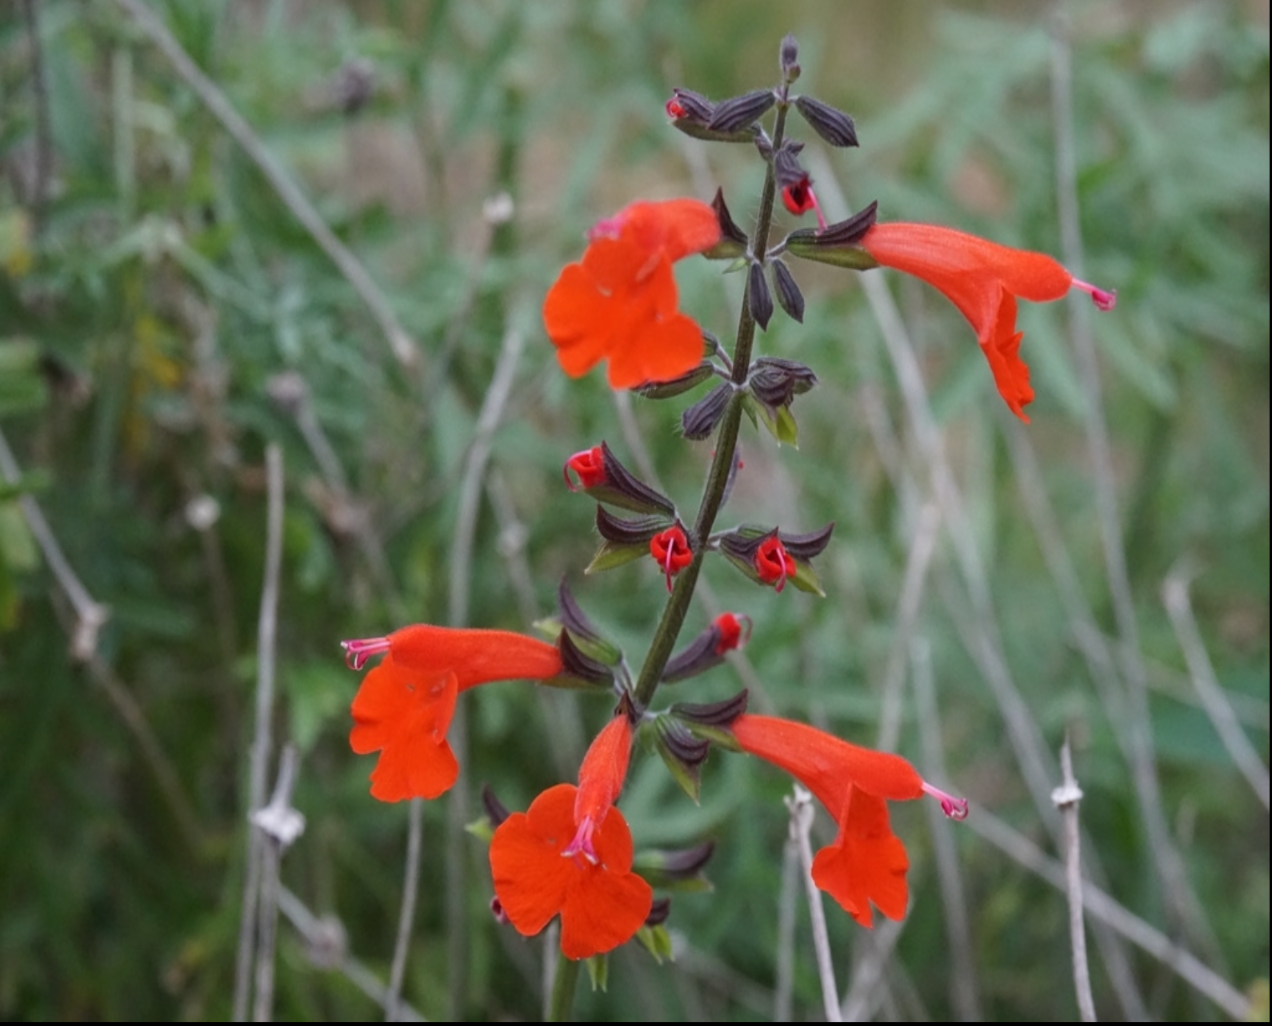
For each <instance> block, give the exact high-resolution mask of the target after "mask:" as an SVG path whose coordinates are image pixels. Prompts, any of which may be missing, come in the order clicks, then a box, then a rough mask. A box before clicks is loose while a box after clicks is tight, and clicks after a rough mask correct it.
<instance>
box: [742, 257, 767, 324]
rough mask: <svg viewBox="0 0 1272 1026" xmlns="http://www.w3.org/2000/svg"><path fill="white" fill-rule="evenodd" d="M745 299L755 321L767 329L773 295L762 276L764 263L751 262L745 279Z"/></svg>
mask: <svg viewBox="0 0 1272 1026" xmlns="http://www.w3.org/2000/svg"><path fill="white" fill-rule="evenodd" d="M746 301H747V306H748V307H749V308H750V311H751V316H752V317H754V318H755V323H756V324H758V325H759V326H760V328H761V329H763V330H768V323H769V320H770V319H771V318H772V316H773V296H772V294H771V293H770V292H769V287H768V279H767V278H765V276H764V265H763V264H761V263H758V262H756V263H753V264H751V268H750V270H749V271H748V272H747V279H746Z"/></svg>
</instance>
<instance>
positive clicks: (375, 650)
mask: <svg viewBox="0 0 1272 1026" xmlns="http://www.w3.org/2000/svg"><path fill="white" fill-rule="evenodd" d="M340 647H341V648H343V649H344V650H345V666H347V667H349V669H351V670H361V669H362V668H363V667H364V666H366V665H367V660H368V659H370V658H371V657H372V656H373V655H379V654H380V653H381V652H387V651H388V650H389V639H388V638H357V639H355V640H353V641H342V642H340Z"/></svg>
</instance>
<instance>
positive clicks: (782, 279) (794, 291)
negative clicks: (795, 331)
mask: <svg viewBox="0 0 1272 1026" xmlns="http://www.w3.org/2000/svg"><path fill="white" fill-rule="evenodd" d="M773 284H774V285H776V286H777V303H778V305H779V306H780V307H781V308H782V309H783V310H785V311H786V314H787V316H788V317H790V318H791V320H793V321H796V322H797V323H799V324H803V323H804V293H802V292H801V291H800V290H799V285H797V284H796V282H795V276H794V275H793V274H791V271H790V268H789V267H787V266H786V265H785V264H784V263H782V261H780V260H774V261H773Z"/></svg>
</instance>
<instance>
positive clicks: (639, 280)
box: [543, 199, 720, 389]
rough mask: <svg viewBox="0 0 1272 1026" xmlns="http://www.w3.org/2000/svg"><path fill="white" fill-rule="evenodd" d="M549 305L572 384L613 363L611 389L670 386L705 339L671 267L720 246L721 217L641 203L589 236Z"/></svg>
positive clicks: (676, 203) (550, 327) (551, 332)
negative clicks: (682, 307) (682, 301)
mask: <svg viewBox="0 0 1272 1026" xmlns="http://www.w3.org/2000/svg"><path fill="white" fill-rule="evenodd" d="M589 239H590V242H589V245H588V248H587V251H586V252H585V253H584V255H583V259H582V260H581V261H579V262H577V263H573V264H570V265H568V266H567V267H566V268H565V269H564V270H563V271H562V272H561V275H560V277H558V278H557V280H556V282H555V283H554V284H553V286H552V288H551V289H549V290H548V294H547V296H546V298H545V299H544V303H543V323H544V327H545V328H546V330H547V333H548V337H549V338H551V339H552V342H553V344H554V345H555V346H556V347H557V359H558V360H559V361H560V364H561V367H562V369H563V370H564V371H565V372H566V373H567V374H569V375H571V376H572V377H579V376H581V375H583V374H586V373H587V372H588V371H589V370H591V369H592V368H593V367H594V366H596V364H598V363H600V362H601V361H602V360H608V362H609V371H608V374H609V383H610V387H612V388H616V389H617V388H635V387H636V386H638V385H642V384H645V383H646V382H656V381H670V380H672V379H673V378H677V377H679V376H680V375H682V374H685V373H687V372H688V371H690V370H692V369H693V368H694V367H695V366H696V365H697V364H698V363H699V361H700V360H701V358H702V331H701V329H700V328H699V327H698V325H697V324H696V323H694V321H693V320H691V319H690V318H689V317H687V316H685V315H684V314H682V313H680V311H679V310H678V309H677V292H676V280H675V277H674V276H673V275H672V270H671V265H672V264H673V263H674V262H675V261H677V260H680V259H683V258H684V257H686V256H689V255H690V254H692V253H700V252H702V251H703V250H706V249H710V248H711V247H712V246H713V245H715V243H716V242H718V241H719V239H720V224H719V221H718V220H717V218H716V213H715V211H714V210H713V209H712V208H711V207H709V206H708V205H707V204H705V203H701V202H699V201H698V200H694V199H674V200H665V201H662V202H649V201H638V202H636V203H632V204H630V205H629V206H627V207H624V208H623V209H622V210H621V211H619V212H618V213H617V214H615V215H614V216H613V217H611V218H606V219H604V220H602V221H600V222H599V223H598V224H597V225H596V226H595V227H594V228H593V229H592V231H591V232H589Z"/></svg>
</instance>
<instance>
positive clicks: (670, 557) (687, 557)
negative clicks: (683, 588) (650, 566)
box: [649, 525, 693, 591]
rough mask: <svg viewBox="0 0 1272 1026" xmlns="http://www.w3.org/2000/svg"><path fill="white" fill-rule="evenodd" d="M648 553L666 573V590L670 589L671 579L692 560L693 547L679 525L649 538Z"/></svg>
mask: <svg viewBox="0 0 1272 1026" xmlns="http://www.w3.org/2000/svg"><path fill="white" fill-rule="evenodd" d="M649 554H650V555H651V556H653V557H654V561H655V562H656V563H657V564H658V565H659V566H660V567H662V568H663V572H664V573H666V575H667V590H668V591H671V579H672V578H673V577H674V576H676V574H678V573H680V571H681V570H683V569H684V568H685V567H687V566H688V565H689V564H690V563H692V562H693V549H691V548H690V547H689V539H688V538H687V537H686V536H685V532H684V531H683V530H682V529H681V527H680V526H679V525H676V526H674V527H669V528H667V530H665V531H659V532H658V533H657V534H656V535H654V536H653V537H652V538H650V539H649Z"/></svg>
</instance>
